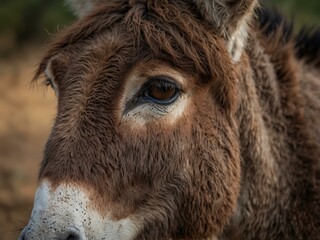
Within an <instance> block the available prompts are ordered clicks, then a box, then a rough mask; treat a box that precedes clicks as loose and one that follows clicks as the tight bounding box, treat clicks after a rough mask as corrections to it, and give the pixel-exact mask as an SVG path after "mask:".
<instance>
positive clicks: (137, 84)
mask: <svg viewBox="0 0 320 240" xmlns="http://www.w3.org/2000/svg"><path fill="white" fill-rule="evenodd" d="M158 76H167V77H169V78H171V79H173V80H175V81H176V83H177V84H179V85H180V86H181V89H182V92H181V94H180V96H179V97H178V99H177V100H176V101H175V102H173V103H172V104H170V105H168V106H161V105H158V104H153V103H145V104H142V105H139V106H137V107H135V108H134V109H132V110H130V111H129V112H127V113H125V114H123V115H122V116H121V117H122V119H123V120H124V121H129V122H132V123H134V125H135V126H143V125H145V124H146V123H147V122H149V121H152V120H157V119H158V120H159V119H163V120H164V121H166V122H168V123H171V124H173V123H174V122H176V121H177V120H178V119H179V118H180V117H181V116H182V115H183V114H184V113H185V110H186V109H187V106H188V103H189V99H190V95H191V92H190V89H189V88H188V79H187V77H186V76H185V75H183V74H181V73H180V72H178V71H176V70H174V69H172V68H170V67H168V66H165V65H163V64H161V63H153V64H148V65H145V64H140V65H138V66H136V67H135V69H134V70H133V71H132V72H131V73H130V74H129V75H128V77H127V79H126V83H125V87H124V92H123V95H122V98H121V100H120V109H121V110H122V112H124V109H125V108H126V104H127V103H128V102H129V101H130V100H131V99H132V98H133V97H134V96H135V95H136V94H137V92H138V91H139V90H140V89H141V87H142V86H143V84H144V83H145V82H147V81H148V80H149V79H151V78H153V77H158Z"/></svg>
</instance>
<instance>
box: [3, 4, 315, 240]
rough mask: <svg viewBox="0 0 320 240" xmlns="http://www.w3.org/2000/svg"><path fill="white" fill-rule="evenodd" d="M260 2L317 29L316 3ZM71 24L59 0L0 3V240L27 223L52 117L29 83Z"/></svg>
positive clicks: (48, 98) (49, 103) (47, 102)
mask: <svg viewBox="0 0 320 240" xmlns="http://www.w3.org/2000/svg"><path fill="white" fill-rule="evenodd" d="M265 2H266V4H267V5H271V6H276V7H277V8H278V9H280V11H282V12H283V13H284V14H286V15H287V16H289V18H292V19H294V21H295V22H296V29H298V28H299V27H301V26H303V25H311V26H320V1H319V0H265ZM74 20H75V19H74V17H73V15H72V13H71V12H70V11H69V9H68V7H67V6H65V4H64V2H63V0H46V1H44V0H28V1H26V0H1V1H0V240H2V239H4V240H10V239H17V236H18V233H19V231H20V230H21V228H22V227H23V226H24V225H25V224H26V223H27V219H28V217H29V216H30V212H31V208H32V204H33V195H34V192H35V188H36V184H37V171H38V167H39V164H40V162H41V158H42V150H43V146H44V144H45V142H46V139H47V136H48V134H49V132H50V128H51V126H52V123H53V119H54V116H55V108H56V99H55V96H54V95H53V93H52V91H50V90H48V91H45V90H44V89H43V87H41V86H31V85H30V81H31V79H32V77H33V73H34V70H35V68H36V64H37V62H38V61H39V58H40V57H41V54H42V53H43V51H44V49H45V46H46V44H47V43H48V42H49V41H50V38H52V37H53V36H54V34H55V33H57V32H59V30H60V29H62V28H63V27H64V26H66V25H68V24H70V23H71V22H72V21H74ZM319 44H320V43H319Z"/></svg>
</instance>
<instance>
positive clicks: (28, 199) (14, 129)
mask: <svg viewBox="0 0 320 240" xmlns="http://www.w3.org/2000/svg"><path fill="white" fill-rule="evenodd" d="M34 49H35V48H28V49H27V50H25V51H22V52H19V53H16V54H14V55H10V56H9V57H8V56H7V57H6V58H4V57H1V56H0V239H1V240H2V239H3V240H10V239H17V236H18V234H19V231H20V229H21V228H22V227H23V226H24V225H25V224H26V223H27V219H28V218H29V216H30V212H31V209H32V204H33V195H34V192H35V188H36V184H37V183H36V180H37V171H38V166H39V164H40V161H41V158H42V149H43V146H44V144H45V142H46V139H47V137H48V134H49V132H50V128H51V126H52V122H53V119H54V115H55V105H56V99H55V97H54V94H53V93H52V91H49V90H48V91H44V89H43V88H42V87H41V86H39V85H35V86H33V87H32V86H31V84H30V81H31V79H32V77H33V72H34V69H35V67H36V63H37V61H38V59H39V56H40V55H41V53H40V52H39V51H38V50H36V51H34Z"/></svg>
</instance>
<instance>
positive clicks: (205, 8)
mask: <svg viewBox="0 0 320 240" xmlns="http://www.w3.org/2000/svg"><path fill="white" fill-rule="evenodd" d="M193 1H194V3H195V4H196V5H197V7H198V9H199V10H200V12H201V14H202V15H203V17H204V18H205V19H206V20H207V21H209V22H211V23H212V24H213V26H214V27H215V28H216V29H217V31H218V33H219V34H220V35H221V36H222V37H223V38H225V39H226V41H227V47H228V50H229V52H230V54H231V56H232V58H233V59H234V61H238V60H239V59H240V57H241V53H242V50H243V48H244V46H245V41H246V38H247V30H248V23H249V21H250V20H251V19H252V17H253V14H254V9H255V6H256V5H257V2H258V1H257V0H193Z"/></svg>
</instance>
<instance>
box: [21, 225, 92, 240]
mask: <svg viewBox="0 0 320 240" xmlns="http://www.w3.org/2000/svg"><path fill="white" fill-rule="evenodd" d="M40 239H52V240H85V239H86V237H85V236H84V234H82V233H81V232H80V230H79V229H78V228H76V227H68V228H66V229H64V230H61V229H59V230H58V229H50V230H48V231H43V230H41V232H38V231H36V230H34V229H32V228H30V227H26V228H25V229H24V230H23V231H22V233H21V235H20V237H19V240H40Z"/></svg>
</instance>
